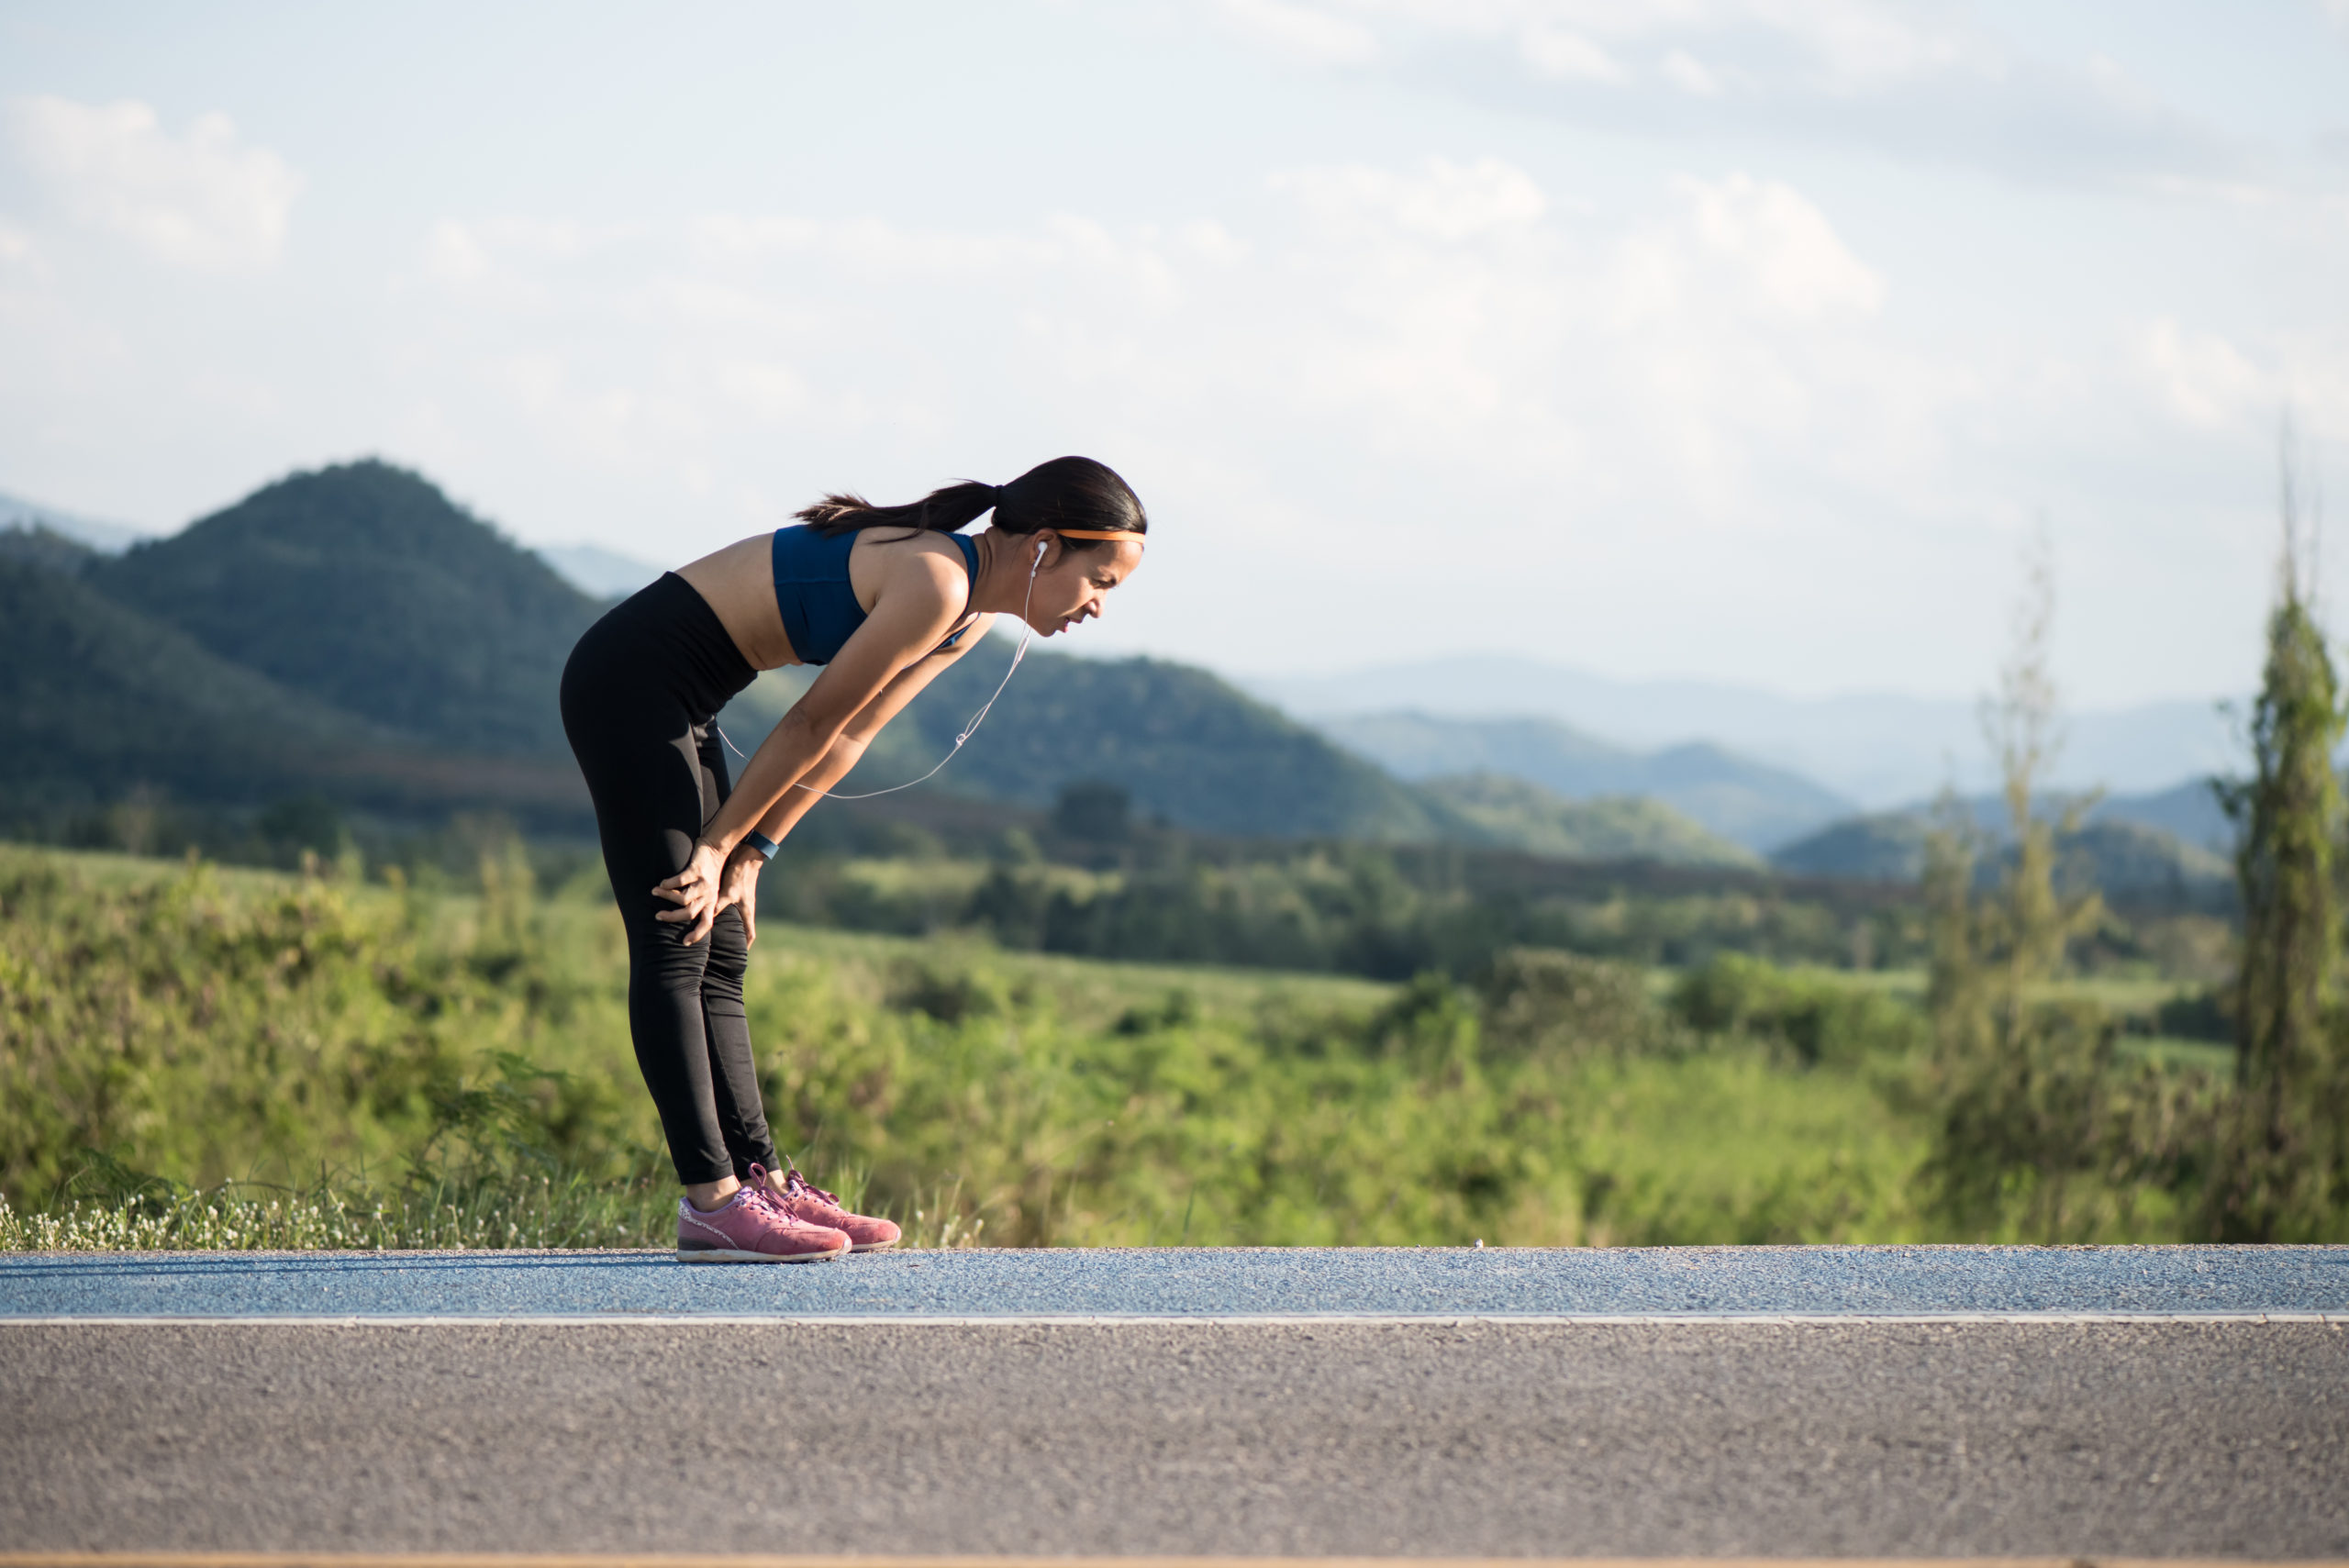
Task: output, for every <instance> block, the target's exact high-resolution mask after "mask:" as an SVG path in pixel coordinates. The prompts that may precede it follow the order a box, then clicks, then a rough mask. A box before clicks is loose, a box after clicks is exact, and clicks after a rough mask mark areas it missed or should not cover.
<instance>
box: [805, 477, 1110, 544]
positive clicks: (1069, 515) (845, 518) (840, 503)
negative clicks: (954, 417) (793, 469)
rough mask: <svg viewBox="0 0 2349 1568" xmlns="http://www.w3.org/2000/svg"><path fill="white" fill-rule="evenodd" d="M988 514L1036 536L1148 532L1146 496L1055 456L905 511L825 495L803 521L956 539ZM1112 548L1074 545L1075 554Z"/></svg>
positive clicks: (1000, 524)
mask: <svg viewBox="0 0 2349 1568" xmlns="http://www.w3.org/2000/svg"><path fill="white" fill-rule="evenodd" d="M989 509H993V511H994V512H995V522H996V527H997V528H1001V529H1003V530H1004V532H1006V533H1013V534H1032V533H1034V532H1035V531H1036V530H1037V529H1039V528H1085V529H1092V530H1099V531H1102V532H1107V533H1126V534H1134V535H1136V536H1141V535H1146V534H1148V533H1149V532H1150V518H1149V517H1148V516H1146V515H1145V514H1144V513H1143V511H1142V509H1141V497H1140V496H1138V495H1135V494H1134V493H1133V487H1132V486H1131V485H1130V484H1127V483H1126V482H1125V481H1124V480H1122V479H1120V478H1119V477H1118V474H1117V472H1116V471H1115V470H1114V469H1112V468H1110V467H1109V466H1108V464H1107V463H1098V462H1094V461H1093V460H1092V459H1091V458H1089V457H1056V458H1054V459H1052V462H1040V463H1038V464H1037V465H1036V466H1035V467H1033V468H1031V469H1030V470H1029V471H1028V472H1027V473H1023V474H1021V475H1020V476H1019V478H1017V479H1015V480H1013V481H1012V482H1011V483H1010V484H977V483H976V482H974V481H972V480H967V479H966V480H964V481H963V482H962V483H961V484H950V485H948V486H946V487H945V488H944V489H943V490H933V491H931V492H930V494H929V495H925V496H923V497H922V498H921V499H920V500H918V501H916V502H914V503H912V504H911V505H909V506H874V504H873V503H872V502H870V501H867V500H866V499H865V498H864V497H863V496H862V495H855V494H847V495H827V496H825V497H824V498H823V499H822V500H821V501H818V502H817V503H816V504H815V505H814V506H810V507H808V508H807V509H806V510H805V511H803V512H800V513H799V514H797V515H798V517H799V519H800V520H801V521H802V522H804V523H807V525H809V526H810V527H812V528H814V529H815V530H816V531H817V532H818V533H819V534H824V535H827V536H830V535H835V534H846V533H854V532H856V531H857V530H858V529H860V528H904V529H906V530H907V531H908V532H909V533H941V534H951V533H956V532H959V531H960V530H962V529H963V528H968V527H970V525H971V524H973V523H974V522H976V521H978V519H979V518H980V517H982V516H984V515H985V513H986V512H987V511H988V510H989ZM1113 542H1115V541H1113V540H1109V539H1070V540H1069V541H1068V543H1069V545H1070V546H1071V547H1072V548H1075V547H1082V546H1088V545H1094V544H1109V543H1113Z"/></svg>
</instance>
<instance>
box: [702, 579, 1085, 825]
mask: <svg viewBox="0 0 2349 1568" xmlns="http://www.w3.org/2000/svg"><path fill="white" fill-rule="evenodd" d="M1051 546H1052V540H1050V539H1038V540H1037V541H1036V554H1035V558H1034V559H1033V560H1032V561H1030V562H1029V566H1028V595H1027V597H1026V598H1024V599H1022V600H1021V601H1020V604H1019V647H1018V648H1016V649H1014V650H1012V653H1011V668H1010V669H1008V670H1006V671H1005V672H1004V673H1003V679H1002V680H1000V681H998V682H996V688H995V695H994V696H990V697H989V698H987V700H986V705H985V706H984V707H981V708H980V709H979V711H978V712H976V713H974V714H973V715H972V716H971V722H970V723H968V724H966V725H964V726H963V733H961V734H960V735H957V736H956V737H954V746H953V750H952V751H948V752H947V753H946V755H944V756H943V757H941V758H939V759H938V767H937V768H932V769H930V772H928V773H924V774H922V776H921V777H920V778H918V779H914V780H911V781H910V782H908V783H906V784H891V785H890V786H889V787H888V788H887V789H874V790H867V791H865V792H864V793H863V794H862V795H836V794H834V793H832V792H831V791H829V790H820V789H817V788H815V787H813V786H812V785H809V784H793V785H792V786H791V787H792V788H794V789H804V790H807V793H808V794H810V795H821V796H823V798H824V799H826V800H871V799H872V798H873V797H874V795H895V794H896V793H897V792H898V791H899V790H901V789H911V788H913V787H914V785H915V784H925V783H928V782H929V781H930V779H933V778H935V777H937V776H938V768H942V767H944V766H945V765H946V764H947V763H949V762H952V761H953V760H954V752H955V751H961V750H962V749H963V742H964V741H965V740H969V739H970V738H971V737H972V736H974V735H975V734H977V733H978V728H979V726H980V725H981V724H983V723H985V721H986V717H987V714H988V712H989V710H990V709H992V708H993V707H994V706H995V699H996V697H999V696H1001V695H1003V688H1004V687H1006V686H1008V685H1009V684H1011V677H1012V674H1013V673H1014V672H1015V671H1017V670H1018V669H1019V662H1020V661H1021V660H1022V659H1025V658H1027V657H1028V644H1029V643H1030V642H1031V641H1033V640H1034V639H1035V636H1036V628H1034V627H1032V626H1030V625H1029V624H1028V607H1029V606H1030V605H1032V604H1033V603H1034V602H1035V599H1036V573H1039V572H1041V571H1042V570H1043V569H1044V551H1045V550H1048V549H1050V548H1051ZM718 738H719V739H720V740H725V739H726V731H724V730H723V729H721V730H719V731H718ZM726 744H727V745H729V746H734V742H733V741H731V740H727V741H726ZM734 754H735V755H736V756H738V757H740V756H742V749H741V748H740V747H739V746H734ZM749 760H750V759H749V758H747V757H744V758H743V761H745V762H748V761H749Z"/></svg>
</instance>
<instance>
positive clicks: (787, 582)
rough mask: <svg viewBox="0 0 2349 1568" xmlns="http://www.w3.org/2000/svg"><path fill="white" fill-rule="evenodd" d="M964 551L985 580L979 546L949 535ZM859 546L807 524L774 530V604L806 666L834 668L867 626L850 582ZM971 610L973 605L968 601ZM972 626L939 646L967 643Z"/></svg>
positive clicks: (970, 567) (968, 564)
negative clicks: (858, 630) (852, 555)
mask: <svg viewBox="0 0 2349 1568" xmlns="http://www.w3.org/2000/svg"><path fill="white" fill-rule="evenodd" d="M946 537H947V538H948V539H952V540H953V541H954V546H955V548H956V549H958V550H961V551H962V552H963V570H964V571H965V572H968V573H970V574H971V583H972V585H973V586H974V587H975V586H976V585H977V584H978V581H979V547H978V545H977V543H976V542H975V541H974V540H972V539H965V538H964V537H963V535H961V534H948V535H947V536H946ZM855 548H856V535H855V534H853V533H845V534H832V535H829V537H828V536H826V535H824V534H819V533H818V532H817V531H816V530H815V529H814V528H809V527H808V526H807V524H805V523H802V524H800V525H799V526H797V527H796V528H777V529H775V531H774V602H775V607H776V608H778V609H780V610H781V611H783V630H784V635H785V636H786V637H788V638H790V639H791V651H793V652H794V653H796V654H798V655H799V662H801V663H803V664H829V663H830V662H832V660H833V658H834V657H835V656H836V655H837V654H838V653H839V652H840V651H841V647H842V645H844V644H845V643H846V642H847V641H848V639H849V637H850V635H851V634H852V632H854V631H855V630H856V628H858V627H861V626H863V624H864V606H863V605H860V604H858V603H857V602H856V589H855V588H854V587H853V586H852V585H851V584H850V582H849V578H848V556H849V551H851V550H854V549H855ZM964 603H965V606H966V607H967V606H968V601H967V600H965V601H964ZM969 629H970V628H968V627H964V628H961V629H959V630H957V631H956V632H955V633H954V635H953V636H952V637H950V638H948V639H946V640H945V641H943V642H941V643H940V644H939V645H938V651H941V652H943V651H946V650H947V649H949V648H952V647H953V646H954V645H955V644H956V643H958V642H960V641H962V640H963V632H964V631H967V630H969Z"/></svg>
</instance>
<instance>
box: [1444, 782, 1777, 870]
mask: <svg viewBox="0 0 2349 1568" xmlns="http://www.w3.org/2000/svg"><path fill="white" fill-rule="evenodd" d="M1419 794H1420V796H1421V798H1423V799H1425V800H1427V801H1429V802H1430V803H1431V805H1433V806H1435V807H1436V808H1437V809H1438V810H1439V811H1440V812H1442V813H1443V814H1444V815H1446V816H1448V817H1450V818H1451V819H1452V822H1451V824H1450V827H1451V830H1450V831H1449V832H1447V833H1446V834H1445V835H1444V837H1446V838H1447V839H1451V840H1455V841H1461V842H1467V843H1483V844H1489V845H1492V846H1495V847H1497V848H1501V849H1513V850H1524V851H1528V852H1530V853H1532V854H1537V855H1553V856H1556V857H1558V858H1560V859H1563V860H1581V861H1661V862H1664V863H1666V864H1670V865H1720V866H1753V867H1758V866H1760V865H1761V863H1762V862H1761V859H1760V857H1759V856H1757V855H1755V854H1754V853H1753V851H1750V850H1748V849H1746V848H1744V847H1743V846H1742V845H1739V844H1733V843H1731V841H1730V840H1727V839H1723V838H1720V837H1719V836H1717V835H1715V834H1713V833H1709V832H1708V831H1706V830H1705V829H1704V828H1702V827H1700V826H1698V824H1697V823H1695V822H1693V821H1691V820H1689V818H1687V817H1685V816H1683V815H1681V814H1680V813H1679V812H1677V811H1675V810H1674V809H1673V808H1672V807H1671V806H1666V805H1664V803H1663V802H1661V801H1656V800H1646V799H1642V798H1639V797H1637V796H1631V795H1609V796H1604V797H1602V798H1600V799H1598V800H1567V799H1564V797H1562V796H1560V795H1554V794H1553V793H1551V792H1550V791H1549V790H1546V789H1543V788H1542V786H1541V785H1540V784H1529V783H1527V782H1526V781H1525V780H1523V779H1520V778H1511V777H1509V776H1508V775H1506V774H1502V773H1467V774H1464V775H1462V776H1460V777H1457V778H1439V779H1430V780H1428V781H1427V782H1426V783H1425V784H1421V785H1419Z"/></svg>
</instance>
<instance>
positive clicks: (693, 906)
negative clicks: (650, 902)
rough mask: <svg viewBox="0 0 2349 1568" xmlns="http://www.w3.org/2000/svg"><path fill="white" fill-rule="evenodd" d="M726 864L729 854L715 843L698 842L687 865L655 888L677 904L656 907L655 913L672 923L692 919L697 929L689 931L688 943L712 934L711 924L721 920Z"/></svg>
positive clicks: (689, 945) (679, 923) (654, 889)
mask: <svg viewBox="0 0 2349 1568" xmlns="http://www.w3.org/2000/svg"><path fill="white" fill-rule="evenodd" d="M725 867H726V858H725V857H724V856H723V855H721V854H719V853H718V850H717V848H716V847H715V846H713V845H709V844H696V845H695V846H694V853H693V858H692V859H691V860H689V861H687V862H685V870H683V871H681V872H679V873H677V874H676V875H674V876H673V877H670V878H669V879H668V880H667V881H665V882H662V883H660V884H656V885H655V886H654V887H653V889H652V896H653V897H655V898H665V899H667V900H668V901H669V902H670V903H672V904H674V905H676V906H677V907H676V908H674V909H662V910H659V911H656V912H655V913H654V915H653V918H654V919H656V920H662V921H666V922H667V923H669V924H670V925H683V924H685V922H686V921H688V920H690V921H692V922H693V929H691V930H689V931H687V932H686V933H685V945H686V946H687V947H691V946H692V945H693V944H694V943H696V942H697V941H700V940H702V939H703V938H705V937H707V936H708V935H709V928H710V927H711V926H712V925H713V924H715V923H716V922H717V919H718V910H719V909H721V908H723V907H725V906H724V905H722V904H720V903H719V902H718V897H719V884H720V882H721V880H722V878H723V876H724V873H725Z"/></svg>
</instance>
